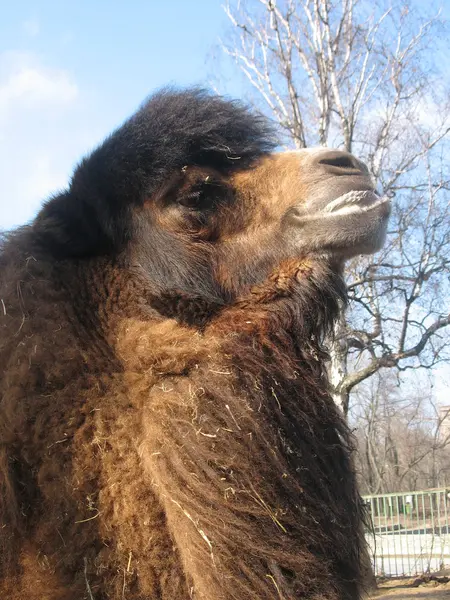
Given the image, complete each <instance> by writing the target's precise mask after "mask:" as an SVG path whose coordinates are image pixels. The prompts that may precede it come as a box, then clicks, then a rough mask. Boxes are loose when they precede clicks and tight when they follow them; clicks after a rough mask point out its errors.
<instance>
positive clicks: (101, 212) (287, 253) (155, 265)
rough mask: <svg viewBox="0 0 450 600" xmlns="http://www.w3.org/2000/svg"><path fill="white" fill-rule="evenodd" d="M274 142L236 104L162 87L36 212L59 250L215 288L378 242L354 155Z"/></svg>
mask: <svg viewBox="0 0 450 600" xmlns="http://www.w3.org/2000/svg"><path fill="white" fill-rule="evenodd" d="M274 146H275V141H274V136H273V132H272V131H271V129H270V127H269V126H268V125H267V122H266V121H265V120H264V119H262V118H261V117H260V116H258V115H255V114H254V113H252V112H251V111H249V110H248V109H246V108H245V107H243V106H242V105H240V104H238V103H234V102H229V101H226V100H223V99H222V98H220V97H217V96H211V95H208V94H205V93H204V92H199V91H195V90H194V91H187V92H171V91H169V92H167V91H166V92H162V93H160V94H158V95H156V96H154V97H153V98H151V99H150V100H149V101H148V102H147V104H145V105H144V106H143V107H142V108H141V109H140V111H138V112H137V113H136V114H135V115H134V116H133V117H132V118H131V119H130V120H128V121H127V122H126V123H125V124H124V125H123V126H122V127H121V128H119V129H118V130H117V131H116V132H115V133H113V134H112V136H110V137H109V138H108V139H107V140H106V141H105V142H104V143H103V144H102V145H101V146H100V147H99V148H98V149H97V150H95V151H94V152H93V153H92V155H91V156H89V157H88V158H87V159H85V160H84V161H83V162H82V163H81V165H80V166H79V168H78V169H77V171H76V172H75V175H74V178H73V180H72V183H71V186H70V188H69V190H68V192H67V193H65V194H62V195H60V196H58V197H56V198H54V199H53V200H51V201H50V202H49V203H48V204H47V205H46V207H45V208H44V209H43V211H42V212H41V214H40V216H39V217H38V220H37V223H38V225H39V227H40V228H41V230H44V231H45V233H46V235H47V241H46V246H47V247H49V246H51V247H53V249H54V251H55V252H56V253H62V254H63V255H64V256H65V257H67V256H69V257H70V256H71V255H77V256H79V255H83V256H86V255H88V256H89V255H93V254H113V255H116V256H120V257H121V260H124V261H125V262H126V264H127V265H128V266H129V267H130V268H131V269H138V270H140V272H141V273H142V274H143V276H145V277H147V278H148V279H149V281H150V282H151V283H152V285H153V287H154V289H156V290H164V291H169V290H183V291H185V292H188V293H193V294H195V295H197V296H208V297H210V298H211V297H214V298H220V299H224V298H233V297H236V295H239V294H241V293H243V292H245V289H246V288H249V287H250V286H251V285H254V284H257V283H259V282H261V281H262V280H263V279H264V278H265V277H267V275H268V274H269V273H270V272H271V271H273V269H276V267H277V265H278V264H280V263H281V262H282V261H286V260H290V259H296V258H302V257H305V256H309V257H313V256H314V257H321V258H326V259H327V260H329V261H330V263H331V264H333V265H335V268H336V269H341V267H342V264H343V263H344V262H345V260H347V259H349V258H351V257H353V256H355V255H357V254H361V253H371V252H374V251H376V250H377V249H379V248H380V247H381V245H382V243H383V240H384V236H385V232H386V225H387V221H388V217H389V212H390V204H389V201H388V200H387V199H386V198H382V197H380V196H379V195H378V194H377V192H376V191H375V188H374V184H373V182H372V180H371V177H370V175H369V172H368V169H367V167H366V166H365V165H364V164H363V163H362V162H360V161H359V160H358V159H357V158H355V157H354V156H353V155H351V154H349V153H347V152H342V151H339V150H330V149H326V148H318V149H305V150H300V151H296V152H281V153H277V152H274V151H273V150H274Z"/></svg>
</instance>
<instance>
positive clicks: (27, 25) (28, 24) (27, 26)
mask: <svg viewBox="0 0 450 600" xmlns="http://www.w3.org/2000/svg"><path fill="white" fill-rule="evenodd" d="M22 29H23V31H24V32H25V33H26V34H27V35H28V36H30V37H36V36H37V35H39V32H40V30H41V27H40V25H39V21H38V20H37V19H28V20H27V21H24V22H23V23H22Z"/></svg>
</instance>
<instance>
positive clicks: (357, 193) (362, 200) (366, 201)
mask: <svg viewBox="0 0 450 600" xmlns="http://www.w3.org/2000/svg"><path fill="white" fill-rule="evenodd" d="M386 202H389V199H388V198H383V197H380V196H379V195H378V194H377V193H376V192H375V191H374V190H352V191H351V192H347V193H346V194H343V195H342V196H339V198H336V199H335V200H332V201H331V202H329V203H328V204H327V206H326V207H325V209H324V212H325V213H337V212H339V213H360V212H366V211H368V210H372V209H373V208H375V207H377V206H381V205H382V204H385V203H386Z"/></svg>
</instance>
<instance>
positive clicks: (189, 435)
mask: <svg viewBox="0 0 450 600" xmlns="http://www.w3.org/2000/svg"><path fill="white" fill-rule="evenodd" d="M272 146H273V143H272V138H271V135H270V129H269V128H268V127H267V125H266V123H265V122H264V121H263V120H262V119H261V118H260V117H259V116H255V115H254V114H252V113H251V112H249V111H248V110H247V109H245V108H244V107H243V106H242V105H241V104H239V103H233V102H228V101H225V100H223V99H221V98H218V97H216V96H212V95H208V94H207V93H205V92H203V91H199V90H193V91H192V90H191V91H187V92H174V91H163V92H161V93H159V94H157V95H156V96H154V97H153V98H152V99H151V100H150V101H149V102H147V103H146V104H145V105H144V106H143V107H142V108H141V109H140V110H139V111H138V113H137V114H136V115H135V116H134V117H132V118H131V119H130V120H129V121H127V122H126V123H125V124H124V125H123V127H121V128H120V129H118V130H117V131H116V132H115V133H113V134H112V136H111V137H109V138H108V139H107V140H106V141H105V142H104V144H102V145H101V146H100V147H99V148H98V149H97V150H95V151H94V152H93V153H92V154H91V155H90V156H89V157H88V158H86V159H85V160H84V161H83V162H82V163H81V165H80V166H79V167H78V169H77V170H76V172H75V175H74V177H73V179H72V182H71V184H70V187H69V189H68V190H67V191H66V192H64V193H62V194H60V195H59V196H56V197H54V198H53V199H51V200H50V201H49V202H48V203H47V204H46V205H45V206H44V208H43V209H42V211H41V212H40V214H39V215H38V217H37V219H36V220H35V221H34V222H33V223H32V224H31V225H30V226H29V227H25V228H23V229H21V230H18V231H17V232H14V233H11V234H9V235H8V236H7V237H6V239H5V242H4V245H3V247H2V249H1V253H0V269H1V283H0V298H1V304H0V371H1V373H2V377H1V381H0V391H1V402H0V519H1V522H0V596H1V597H2V598H7V599H8V600H24V598H26V599H27V600H42V599H43V598H45V600H80V599H81V598H91V599H92V598H95V599H96V600H107V599H108V600H122V599H123V598H126V599H127V600H175V599H176V600H192V599H195V600H256V599H258V600H280V599H281V598H282V599H283V600H299V599H300V598H302V599H306V600H324V599H326V600H357V598H358V597H359V593H360V589H361V578H362V577H361V565H360V555H361V553H362V552H363V548H364V541H363V539H364V538H363V534H362V527H361V521H362V519H361V503H360V499H359V496H358V493H357V490H356V484H355V477H354V473H353V470H352V464H351V463H352V461H351V452H352V442H351V436H350V434H349V431H348V429H347V427H346V424H345V422H344V420H343V418H342V416H341V415H340V414H339V411H338V410H337V408H336V407H335V405H334V403H333V401H332V398H331V396H330V394H329V391H328V387H327V378H326V371H325V367H324V360H325V357H326V355H325V352H324V350H323V348H322V341H323V338H324V336H325V335H326V334H327V333H329V332H330V330H331V327H332V324H333V322H334V320H335V318H336V316H337V314H338V311H339V306H340V304H341V303H342V301H343V300H345V287H344V284H343V280H342V277H341V274H340V269H339V268H338V266H336V264H334V263H333V260H331V259H330V258H329V256H328V257H326V255H322V254H317V253H316V254H314V253H311V255H308V254H307V253H306V255H305V253H304V252H303V253H301V252H298V254H296V251H295V248H296V246H295V244H294V243H292V244H291V245H289V244H285V243H284V242H285V238H289V235H290V233H289V232H292V230H291V229H287V230H283V229H282V228H281V227H282V225H280V223H283V222H284V221H285V219H284V217H285V215H286V214H287V213H288V211H289V210H290V207H292V206H293V205H297V204H296V203H298V202H300V201H302V200H305V198H306V197H309V196H310V195H311V193H312V192H311V189H310V188H308V187H307V186H306V184H305V185H303V183H304V182H303V178H302V177H301V174H302V170H301V165H300V163H299V162H298V160H299V159H298V157H297V155H293V156H288V157H278V158H277V157H273V156H266V155H265V154H266V153H267V151H268V150H269V149H270V148H271V147H272ZM299 165H300V166H299ZM184 166H187V171H186V170H183V167H184ZM315 168H317V169H319V167H317V166H316V167H315ZM318 172H319V174H320V171H318ZM293 182H294V184H293ZM295 182H297V183H295ZM294 233H295V235H297V234H298V230H297V229H296V230H295V232H294ZM293 239H294V238H293ZM295 239H296V238H295ZM288 241H289V240H288ZM291 241H292V240H291ZM294 241H295V240H294ZM292 248H294V250H292Z"/></svg>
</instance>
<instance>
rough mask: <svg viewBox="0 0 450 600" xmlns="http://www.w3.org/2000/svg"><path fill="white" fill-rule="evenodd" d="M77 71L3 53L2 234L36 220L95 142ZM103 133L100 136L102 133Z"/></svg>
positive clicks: (0, 62)
mask: <svg viewBox="0 0 450 600" xmlns="http://www.w3.org/2000/svg"><path fill="white" fill-rule="evenodd" d="M86 108H87V104H86V98H85V97H84V95H83V94H82V92H81V90H80V88H79V85H78V83H77V82H76V81H75V78H74V76H73V74H72V73H70V72H69V71H67V70H64V69H61V68H55V67H54V66H52V65H49V64H48V63H45V62H43V61H42V60H41V59H39V58H38V57H37V56H35V55H32V54H27V53H17V52H4V53H0V230H1V229H9V228H11V227H14V226H16V225H19V224H22V223H25V222H27V221H29V220H31V219H32V218H33V216H34V215H35V214H36V212H37V210H38V209H39V207H40V205H41V204H42V200H43V199H45V198H46V197H48V196H49V195H50V194H52V193H54V192H57V191H58V190H60V189H61V188H64V187H66V185H67V183H68V180H69V178H70V174H71V172H72V170H73V165H74V164H75V163H76V162H77V161H78V160H79V157H80V156H81V155H82V154H83V153H84V152H85V151H86V149H87V148H89V147H91V146H92V145H93V143H94V141H95V140H96V137H97V136H96V131H97V127H96V123H95V122H94V123H93V122H92V118H91V119H89V118H88V115H87V114H86ZM97 135H98V132H97Z"/></svg>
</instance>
